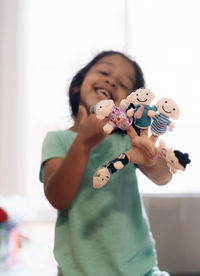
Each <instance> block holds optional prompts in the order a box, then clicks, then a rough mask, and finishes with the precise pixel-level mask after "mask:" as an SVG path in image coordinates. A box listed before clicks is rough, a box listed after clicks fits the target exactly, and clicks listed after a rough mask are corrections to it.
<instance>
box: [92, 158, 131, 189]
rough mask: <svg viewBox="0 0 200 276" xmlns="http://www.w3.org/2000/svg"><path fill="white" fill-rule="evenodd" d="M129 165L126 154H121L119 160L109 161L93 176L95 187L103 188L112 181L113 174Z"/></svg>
mask: <svg viewBox="0 0 200 276" xmlns="http://www.w3.org/2000/svg"><path fill="white" fill-rule="evenodd" d="M128 163H129V159H128V156H127V155H126V153H122V154H120V155H119V156H118V157H117V158H115V159H113V160H111V161H109V162H108V163H106V164H105V165H104V166H102V167H100V168H99V169H98V170H97V171H96V173H95V174H94V176H93V187H94V188H101V187H102V186H104V185H105V184H106V183H107V182H108V180H109V179H110V176H111V174H113V173H115V172H116V171H117V170H119V169H122V168H123V167H124V166H126V165H127V164H128Z"/></svg>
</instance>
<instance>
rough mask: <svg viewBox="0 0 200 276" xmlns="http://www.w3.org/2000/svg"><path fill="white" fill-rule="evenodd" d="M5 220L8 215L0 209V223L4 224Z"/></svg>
mask: <svg viewBox="0 0 200 276" xmlns="http://www.w3.org/2000/svg"><path fill="white" fill-rule="evenodd" d="M7 219H8V215H7V213H6V211H4V209H3V208H1V207H0V223H1V222H6V221H7Z"/></svg>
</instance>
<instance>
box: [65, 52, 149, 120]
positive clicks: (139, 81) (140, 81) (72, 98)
mask: <svg viewBox="0 0 200 276" xmlns="http://www.w3.org/2000/svg"><path fill="white" fill-rule="evenodd" d="M109 55H120V56H122V57H123V58H125V59H126V60H127V61H129V62H130V64H131V65H132V66H133V68H134V70H135V74H136V83H135V87H134V90H136V89H138V88H142V87H145V80H144V75H143V72H142V70H141V68H140V66H139V65H138V64H137V62H136V61H135V60H132V59H131V58H129V57H128V56H127V55H125V54H123V53H121V52H118V51H112V50H111V51H103V52H101V53H99V54H98V55H96V56H95V57H94V58H93V59H92V60H91V61H90V62H89V63H88V64H87V65H86V66H84V67H83V68H82V69H80V70H79V71H78V72H77V73H76V75H75V76H74V77H73V79H72V81H71V83H70V86H69V105H70V107H71V115H72V117H73V118H76V116H77V114H78V106H79V99H80V91H79V92H77V91H76V90H77V89H79V90H80V87H81V85H82V82H83V80H84V78H85V76H86V74H87V72H88V71H89V70H90V68H91V67H92V66H93V65H94V64H96V63H97V62H98V61H99V60H100V59H102V58H103V57H105V56H109ZM75 91H76V92H75Z"/></svg>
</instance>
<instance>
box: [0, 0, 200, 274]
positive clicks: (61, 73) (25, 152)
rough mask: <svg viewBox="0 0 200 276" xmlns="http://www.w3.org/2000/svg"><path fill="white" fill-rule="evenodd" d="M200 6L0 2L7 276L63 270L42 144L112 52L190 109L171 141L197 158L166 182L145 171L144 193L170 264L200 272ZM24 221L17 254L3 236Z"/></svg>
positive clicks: (185, 0) (0, 150)
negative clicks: (83, 73) (78, 88)
mask: <svg viewBox="0 0 200 276" xmlns="http://www.w3.org/2000/svg"><path fill="white" fill-rule="evenodd" d="M199 8H200V2H199V1H198V0H109V1H107V0H101V1H98V0H95V1H94V0H73V1H70V0H0V133H1V135H0V207H3V208H4V210H5V211H6V213H7V214H8V217H9V219H10V221H11V222H12V223H11V224H12V226H9V230H7V231H6V232H5V231H4V230H5V229H3V224H0V260H1V265H0V275H5V276H6V275H20V276H22V275H32V274H35V273H36V272H37V274H38V276H39V275H56V263H55V261H54V260H53V256H52V247H53V225H54V223H55V217H56V212H55V210H54V209H53V208H52V207H51V206H50V205H49V204H48V202H47V200H46V199H45V198H44V195H43V185H42V184H41V183H40V182H39V168H40V158H41V147H42V142H43V139H44V137H45V135H46V133H47V132H48V131H51V130H56V129H65V128H69V127H70V126H71V125H72V120H71V118H70V113H69V106H68V98H67V89H68V85H69V83H70V80H71V78H72V77H73V76H74V74H75V73H76V72H77V71H78V70H79V69H80V68H81V67H82V66H84V65H85V64H86V63H87V62H88V61H89V60H90V59H91V58H93V56H94V55H96V54H98V53H99V52H100V51H102V50H110V49H112V50H119V51H122V52H124V53H125V54H127V55H129V56H130V57H132V58H133V59H135V60H136V61H137V62H138V63H139V64H140V66H141V68H142V69H143V72H144V75H145V79H146V87H147V88H149V89H150V90H152V91H153V92H154V93H155V94H156V99H159V98H161V97H165V96H166V97H171V98H172V99H174V100H175V101H176V102H177V103H178V105H179V107H180V110H181V115H180V118H179V119H178V120H177V121H175V122H174V123H175V129H174V132H168V133H167V134H165V136H164V137H163V138H164V140H165V143H166V144H167V146H168V147H173V148H174V149H178V150H181V151H183V152H188V153H189V155H190V159H191V160H192V162H191V164H190V165H188V167H187V169H186V171H185V172H178V173H177V174H176V175H174V177H173V180H172V181H171V182H170V183H169V184H168V185H166V186H164V187H159V186H156V185H155V184H153V183H151V182H150V181H149V180H147V179H146V178H145V177H144V176H143V175H141V174H140V173H139V172H138V177H139V184H140V186H139V189H140V191H141V194H142V197H143V200H144V203H145V207H146V210H147V213H148V215H149V219H150V223H151V228H152V232H153V235H154V237H155V240H156V246H157V250H158V260H159V263H160V268H161V269H165V270H167V271H169V272H172V273H174V275H175V274H176V275H180V273H182V274H183V273H185V275H190V276H191V275H193V274H194V275H200V262H199V255H200V239H199V233H200V215H199V213H200V183H199V173H198V170H199V167H198V165H199V161H198V159H199V153H200V152H199V136H200V120H199V118H200V109H199V103H200V91H199V90H200V89H199V73H200V70H199V64H200V51H199V49H200V36H199V26H200V17H199ZM15 227H17V229H16V233H15V235H14V238H12V239H13V241H14V245H15V247H16V248H20V249H19V250H15V251H14V252H12V254H11V252H10V249H9V248H10V243H9V242H10V240H9V239H8V240H7V243H5V244H4V243H3V242H2V241H3V237H4V236H5V235H6V233H9V235H10V231H11V230H13V229H15ZM8 237H10V236H8ZM12 239H11V240H12ZM18 239H19V240H18ZM5 247H6V248H7V253H6V254H4V253H3V252H5ZM2 248H3V249H2ZM42 250H43V251H42ZM39 252H40V254H39ZM44 255H45V258H44ZM42 256H43V257H42ZM34 258H35V261H34V262H30V259H34ZM36 262H37V265H35V263H36ZM36 267H37V268H36ZM34 269H35V270H34ZM36 269H37V270H36ZM1 271H2V272H1ZM22 271H25V272H24V273H25V274H22ZM31 271H32V272H31ZM17 273H18V274H17ZM31 273H32V274H31Z"/></svg>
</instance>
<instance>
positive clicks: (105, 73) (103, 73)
mask: <svg viewBox="0 0 200 276" xmlns="http://www.w3.org/2000/svg"><path fill="white" fill-rule="evenodd" d="M99 72H100V74H102V75H104V76H108V75H109V73H108V72H106V71H99Z"/></svg>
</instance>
